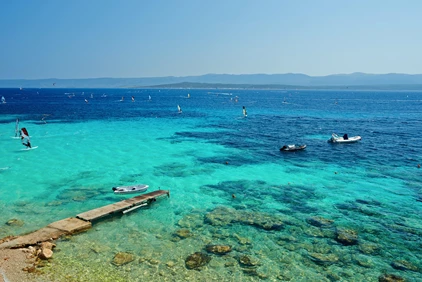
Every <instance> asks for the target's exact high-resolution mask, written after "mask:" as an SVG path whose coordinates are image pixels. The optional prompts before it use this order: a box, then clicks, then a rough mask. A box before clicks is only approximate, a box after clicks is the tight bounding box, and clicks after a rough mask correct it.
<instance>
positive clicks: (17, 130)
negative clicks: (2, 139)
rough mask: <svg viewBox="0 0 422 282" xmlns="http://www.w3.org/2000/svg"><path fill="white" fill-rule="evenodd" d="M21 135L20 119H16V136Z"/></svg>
mask: <svg viewBox="0 0 422 282" xmlns="http://www.w3.org/2000/svg"><path fill="white" fill-rule="evenodd" d="M18 135H19V119H18V118H17V119H16V125H15V137H18Z"/></svg>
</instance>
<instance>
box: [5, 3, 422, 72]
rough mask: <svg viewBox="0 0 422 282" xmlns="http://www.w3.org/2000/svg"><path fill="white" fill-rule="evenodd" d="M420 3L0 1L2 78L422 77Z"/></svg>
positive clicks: (421, 20) (421, 18)
mask: <svg viewBox="0 0 422 282" xmlns="http://www.w3.org/2000/svg"><path fill="white" fill-rule="evenodd" d="M421 11H422V1H420V0H397V1H391V0H382V1H381V0H354V1H346V0H290V1H287V0H256V1H253V0H152V1H151V0H115V1H114V0H113V1H112V0H66V1H65V0H13V1H11V0H0V79H42V78H98V77H116V78H133V77H156V76H188V75H202V74H208V73H218V74H256V73H265V74H282V73H304V74H307V75H312V76H324V75H330V74H340V73H342V74H343V73H353V72H365V73H377V74H381V73H408V74H421V73H422V52H421V51H422V35H421V32H422V17H421V15H420V13H421Z"/></svg>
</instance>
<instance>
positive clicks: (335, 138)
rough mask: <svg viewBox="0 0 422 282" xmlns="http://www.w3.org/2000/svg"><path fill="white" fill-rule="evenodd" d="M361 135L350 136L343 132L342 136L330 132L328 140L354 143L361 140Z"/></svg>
mask: <svg viewBox="0 0 422 282" xmlns="http://www.w3.org/2000/svg"><path fill="white" fill-rule="evenodd" d="M361 139H362V137H360V136H352V137H349V136H347V134H344V135H343V137H340V136H338V135H337V134H335V133H333V134H331V138H330V139H329V140H328V142H331V143H354V142H358V141H359V140H361Z"/></svg>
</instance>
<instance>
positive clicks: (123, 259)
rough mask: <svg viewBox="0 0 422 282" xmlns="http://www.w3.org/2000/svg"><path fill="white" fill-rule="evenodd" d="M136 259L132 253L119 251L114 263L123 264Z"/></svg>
mask: <svg viewBox="0 0 422 282" xmlns="http://www.w3.org/2000/svg"><path fill="white" fill-rule="evenodd" d="M134 259H135V257H134V255H132V254H130V253H124V252H119V253H117V254H116V255H115V256H114V258H113V261H112V263H113V264H114V265H117V266H121V265H124V264H127V263H129V262H131V261H133V260H134Z"/></svg>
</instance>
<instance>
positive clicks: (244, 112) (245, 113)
mask: <svg viewBox="0 0 422 282" xmlns="http://www.w3.org/2000/svg"><path fill="white" fill-rule="evenodd" d="M243 116H244V117H247V116H248V113H247V112H246V108H245V106H243Z"/></svg>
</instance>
